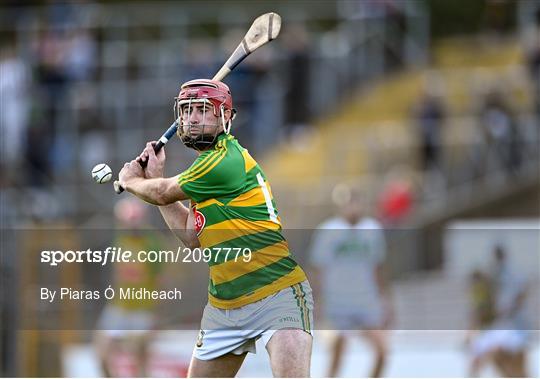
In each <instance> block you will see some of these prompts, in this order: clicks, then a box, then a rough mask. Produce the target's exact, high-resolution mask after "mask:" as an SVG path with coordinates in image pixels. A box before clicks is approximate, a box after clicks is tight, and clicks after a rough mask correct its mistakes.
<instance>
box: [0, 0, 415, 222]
mask: <svg viewBox="0 0 540 379" xmlns="http://www.w3.org/2000/svg"><path fill="white" fill-rule="evenodd" d="M334 8H336V9H335V10H334V12H335V14H334V15H328V16H321V15H320V14H318V15H316V16H315V19H316V20H317V18H318V19H321V20H322V21H315V22H311V23H310V25H309V26H308V22H307V21H309V20H306V19H304V18H303V17H296V21H291V22H290V23H289V25H288V27H287V28H285V30H284V31H283V34H284V36H283V38H281V39H280V41H277V42H276V43H278V44H280V45H281V46H280V48H279V53H278V52H277V49H273V48H272V47H269V48H267V49H262V50H261V51H260V52H259V51H258V52H257V54H254V55H253V56H250V57H249V58H248V59H247V60H246V61H245V62H244V63H243V64H242V65H240V66H238V67H237V68H236V69H235V71H234V73H233V74H232V75H230V77H229V78H227V83H228V84H229V86H230V87H231V89H232V91H233V94H234V100H235V107H236V108H238V109H239V114H238V116H239V117H237V119H236V120H235V125H234V131H233V132H234V134H235V135H236V136H237V137H238V138H239V139H240V140H241V141H242V143H243V144H244V145H245V146H246V147H247V148H249V149H250V150H252V151H254V152H255V153H259V154H260V153H263V152H265V151H267V150H269V149H271V147H272V146H273V145H275V144H276V143H278V142H280V141H288V140H293V141H296V139H297V137H298V136H301V135H303V134H305V133H304V132H305V131H306V130H309V129H310V128H311V125H312V123H313V119H314V117H316V116H318V115H319V114H320V113H321V111H324V110H326V109H327V108H328V107H329V106H331V103H337V102H338V101H339V99H340V97H342V96H343V95H344V94H345V93H346V91H350V90H351V89H352V88H353V87H354V86H356V84H357V83H358V81H357V80H356V81H355V80H352V79H353V78H355V77H356V79H358V77H359V75H360V74H359V73H350V74H351V77H350V78H348V76H344V75H343V74H342V73H338V75H339V77H336V79H338V80H337V81H336V82H335V84H333V85H335V87H336V88H337V89H338V92H332V91H330V92H327V93H325V92H323V93H322V94H323V99H326V100H325V104H326V107H325V108H324V109H322V108H320V107H318V106H317V100H316V99H314V98H315V97H320V96H321V92H320V88H315V86H314V85H313V76H314V75H315V72H316V68H315V64H316V63H317V62H318V61H317V60H321V59H323V58H324V57H326V58H324V59H327V60H328V64H329V65H331V64H333V63H332V62H333V59H335V58H336V54H337V55H339V54H342V53H343V52H341V53H340V52H339V51H335V49H334V48H332V49H331V50H332V51H330V50H328V47H325V46H326V45H325V44H324V43H323V44H322V45H323V46H322V47H321V49H322V52H320V51H319V49H318V47H317V46H318V44H316V43H315V39H316V38H318V36H320V35H322V34H323V32H325V33H326V32H328V31H330V32H329V33H326V34H332V33H334V32H333V31H332V30H334V29H335V30H339V27H338V26H339V19H338V18H339V17H344V16H345V17H348V18H349V19H350V20H353V21H354V20H367V21H370V22H372V21H373V20H375V21H374V22H377V20H386V19H387V20H389V21H391V22H390V23H389V24H388V25H389V26H391V25H392V23H394V22H395V23H397V24H398V25H401V27H405V26H404V21H403V20H404V11H405V7H404V6H402V5H401V4H400V2H398V1H384V2H381V1H366V2H361V3H347V2H341V3H336V5H335V6H334ZM113 9H114V4H113V5H107V4H102V3H98V2H96V3H94V2H91V1H84V2H79V3H77V4H73V3H65V2H50V3H47V4H45V5H43V6H36V7H24V6H18V5H16V4H15V5H11V6H8V7H6V9H5V10H6V13H5V15H6V16H5V18H9V20H6V21H9V22H8V23H6V24H5V25H4V26H3V30H4V32H3V34H2V39H1V40H0V43H1V45H0V68H1V73H2V81H1V84H0V85H1V91H2V110H3V111H2V113H1V116H0V117H1V119H0V121H1V125H2V127H1V133H2V135H1V137H2V138H1V140H2V160H1V162H0V164H1V169H2V172H3V173H4V175H3V176H2V179H1V183H0V184H1V188H2V191H3V193H6V195H5V199H9V201H4V203H5V204H4V205H5V207H4V208H5V209H4V211H3V212H4V213H6V214H8V215H9V216H10V217H11V216H13V217H14V218H21V219H24V218H25V217H27V216H28V213H30V214H31V216H32V217H34V218H36V219H40V218H51V217H53V216H52V215H53V214H58V213H62V212H64V213H66V212H67V214H65V215H64V217H74V216H76V214H74V213H75V212H76V209H77V207H79V205H77V204H76V203H77V202H76V201H75V203H74V204H71V203H70V200H69V199H67V198H66V199H64V200H63V202H62V203H63V204H62V206H61V207H60V206H58V207H57V208H58V209H60V210H59V211H58V212H54V211H53V209H52V208H51V209H47V207H41V206H38V205H35V206H33V205H32V206H31V205H29V206H28V207H27V208H29V209H30V211H27V210H26V211H21V210H17V209H11V210H9V209H8V208H13V205H14V204H18V203H20V201H19V199H17V192H18V191H17V190H16V189H19V190H21V189H23V190H26V189H31V190H32V191H34V192H35V193H36V196H35V198H36V199H37V198H40V197H44V198H45V199H46V200H44V201H42V203H45V204H54V203H56V204H60V203H61V201H60V199H59V198H58V196H57V194H56V195H54V194H52V193H53V192H55V191H53V190H52V189H53V188H57V189H58V191H59V190H60V189H59V188H60V187H58V186H61V185H64V184H66V185H76V186H80V185H83V183H85V182H87V172H88V170H89V169H90V168H91V167H92V166H93V165H95V164H97V163H100V162H107V163H109V164H111V163H112V165H113V166H114V165H115V164H121V163H122V162H123V161H124V160H126V159H129V158H131V156H129V154H135V153H136V150H133V149H132V146H137V145H140V146H143V145H144V141H145V140H148V139H151V138H157V137H158V136H159V134H160V133H161V131H162V130H163V129H164V128H165V126H167V125H169V124H170V119H171V116H172V113H171V112H170V104H172V98H173V97H174V95H175V93H174V91H176V90H177V89H178V88H177V87H178V85H179V84H180V83H181V82H183V81H184V80H182V78H184V79H185V80H188V79H191V78H195V77H208V76H210V75H211V73H213V72H215V71H216V70H217V68H218V67H219V66H220V65H221V63H222V62H223V61H224V58H225V57H227V56H228V54H230V52H231V51H232V50H234V48H235V47H236V43H237V41H239V40H241V37H242V36H243V34H244V32H245V31H244V27H236V26H234V27H231V26H230V25H229V24H226V23H225V24H223V20H218V19H212V18H211V16H209V18H208V19H207V20H205V21H203V22H206V23H209V24H208V25H206V27H205V28H202V27H200V28H199V27H193V28H190V27H189V25H190V23H189V22H188V21H185V20H184V21H183V22H184V24H182V22H179V23H178V24H174V22H176V21H174V22H173V24H171V25H169V26H167V23H166V22H164V23H163V24H159V23H156V24H155V25H153V24H152V23H153V22H157V21H148V22H147V24H144V25H143V24H140V25H139V24H138V23H137V22H138V21H135V20H133V19H129V21H127V20H128V19H127V18H125V19H121V18H119V19H118V20H117V21H114V18H115V17H117V16H118V13H114V12H118V9H116V10H115V11H113ZM177 11H178V12H179V11H180V10H179V9H178V10H176V11H175V12H177ZM170 16H171V17H170V19H173V17H172V16H174V15H170ZM178 16H180V14H179V15H178ZM126 17H136V16H126ZM324 17H326V19H325V18H324ZM178 19H181V17H178ZM165 21H166V20H165ZM345 21H346V20H345ZM169 22H171V21H169ZM130 23H132V24H130ZM186 25H187V26H186ZM383 25H384V23H383ZM175 29H177V30H178V32H177V31H175ZM390 29H391V28H390ZM390 29H389V30H388V31H387V32H386V36H385V37H384V38H385V41H386V42H385V43H386V44H388V49H387V51H385V52H384V54H385V56H386V57H387V59H386V61H385V62H386V63H384V65H385V66H386V68H377V70H379V71H380V73H382V72H384V71H385V70H394V69H395V68H396V67H398V66H400V65H403V64H404V54H405V53H404V48H403V46H405V42H404V41H399V40H396V38H395V37H396V35H399V34H400V32H399V30H397V31H396V30H390ZM223 30H226V33H224V32H223ZM334 34H335V33H334ZM349 34H350V33H349ZM337 36H338V35H337V34H335V37H336V38H337ZM342 37H343V36H342ZM347 38H348V39H350V41H354V38H356V37H355V36H349V37H347ZM152 41H153V42H152ZM390 42H391V46H390ZM341 43H343V44H350V42H349V41H348V40H345V41H342V42H341ZM314 47H315V48H314ZM390 47H391V48H390ZM347 48H352V49H356V48H357V47H355V46H354V45H351V46H349V47H347ZM325 50H328V51H325ZM344 51H346V50H344ZM321 54H322V56H323V58H321ZM275 62H277V63H278V64H276V65H273V63H275ZM319 63H320V62H319ZM271 64H272V66H271ZM321 67H322V66H320V64H319V68H318V69H319V70H320V68H321ZM325 71H326V74H327V75H328V74H330V72H329V71H328V70H325ZM172 78H176V79H174V81H172V80H171V79H172ZM171 82H173V83H174V85H171ZM328 89H330V88H328ZM149 91H150V92H153V93H154V94H155V95H154V96H148V92H149ZM171 91H172V92H171ZM328 99H330V101H328ZM314 110H315V111H314ZM127 131H129V132H127ZM296 144H297V145H298V143H296ZM175 153H176V154H177V155H179V156H183V155H186V154H189V153H187V152H175ZM113 169H114V167H113ZM4 191H7V192H4ZM32 198H34V196H32ZM31 201H32V200H31ZM51 206H52V205H51ZM71 208H73V209H71ZM40 209H42V210H40ZM36 212H37V214H35V213H36ZM79 212H81V210H80V209H79ZM23 214H24V215H23ZM8 218H9V217H8Z"/></svg>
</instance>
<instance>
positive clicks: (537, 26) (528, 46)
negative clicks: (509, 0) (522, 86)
mask: <svg viewBox="0 0 540 379" xmlns="http://www.w3.org/2000/svg"><path fill="white" fill-rule="evenodd" d="M525 54H526V58H527V64H528V66H529V71H530V74H531V78H532V87H533V91H534V103H535V110H536V115H537V117H540V6H539V7H538V9H537V10H536V12H535V13H534V23H533V24H531V25H530V26H529V27H528V28H527V29H526V31H525ZM537 122H538V121H537Z"/></svg>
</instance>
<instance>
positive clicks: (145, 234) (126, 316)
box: [95, 198, 161, 377]
mask: <svg viewBox="0 0 540 379" xmlns="http://www.w3.org/2000/svg"><path fill="white" fill-rule="evenodd" d="M114 213H115V216H116V219H117V222H118V227H119V228H121V229H118V236H117V239H116V241H115V244H114V245H113V246H114V247H117V248H121V249H122V250H123V251H126V250H129V251H132V252H138V251H147V252H148V251H151V250H153V251H158V250H159V246H157V245H158V244H157V240H156V238H155V237H154V236H153V234H151V233H150V232H149V231H147V230H145V227H147V221H146V219H147V208H146V206H145V205H144V204H143V203H142V202H140V201H139V200H137V199H135V198H126V199H123V200H120V201H119V202H118V203H117V204H116V206H115V208H114ZM160 269H161V267H160V264H159V263H149V262H121V263H120V262H118V263H115V264H114V268H113V281H114V283H113V288H115V289H118V288H131V289H132V290H133V291H136V290H138V289H140V288H144V289H147V290H149V291H153V290H156V289H158V284H159V283H158V282H159V280H160V279H159V274H160ZM155 307H156V301H153V300H150V299H148V300H138V299H135V298H131V299H120V297H119V296H116V297H115V298H114V299H113V300H112V301H110V302H108V304H106V306H105V308H104V309H103V312H102V314H101V317H100V318H99V320H98V324H97V329H98V330H96V333H95V346H96V349H97V354H98V356H99V358H100V360H101V367H102V370H103V375H104V376H107V377H111V376H114V377H118V376H122V377H126V376H137V377H144V376H148V372H147V370H148V362H147V361H148V351H147V350H148V345H149V343H150V340H151V337H152V329H155V325H156V322H157V319H156V314H155Z"/></svg>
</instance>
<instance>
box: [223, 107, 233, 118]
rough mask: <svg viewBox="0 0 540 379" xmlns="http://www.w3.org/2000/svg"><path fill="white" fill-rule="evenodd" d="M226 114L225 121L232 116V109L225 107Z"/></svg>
mask: <svg viewBox="0 0 540 379" xmlns="http://www.w3.org/2000/svg"><path fill="white" fill-rule="evenodd" d="M224 115H225V121H229V120H230V119H231V118H232V111H231V110H230V109H225V111H224Z"/></svg>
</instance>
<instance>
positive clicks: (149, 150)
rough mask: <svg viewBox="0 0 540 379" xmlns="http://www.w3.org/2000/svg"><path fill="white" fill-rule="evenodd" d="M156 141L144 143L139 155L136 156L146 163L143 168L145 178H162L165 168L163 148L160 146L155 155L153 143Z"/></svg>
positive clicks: (138, 159)
mask: <svg viewBox="0 0 540 379" xmlns="http://www.w3.org/2000/svg"><path fill="white" fill-rule="evenodd" d="M156 143H157V141H151V142H148V143H147V144H146V147H145V148H144V150H143V152H142V153H141V155H139V156H138V157H137V161H140V162H146V163H147V165H146V167H145V169H144V173H145V176H146V177H147V178H162V177H163V172H164V169H165V160H166V156H165V148H163V147H162V148H161V150H160V151H158V153H157V155H156V152H155V151H154V145H155V144H156Z"/></svg>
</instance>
